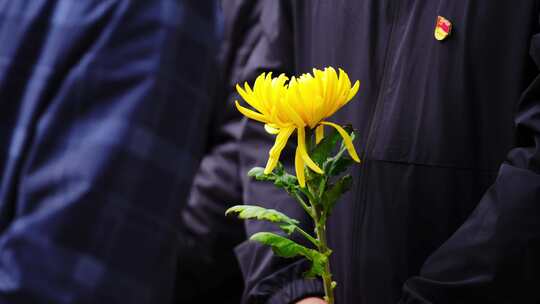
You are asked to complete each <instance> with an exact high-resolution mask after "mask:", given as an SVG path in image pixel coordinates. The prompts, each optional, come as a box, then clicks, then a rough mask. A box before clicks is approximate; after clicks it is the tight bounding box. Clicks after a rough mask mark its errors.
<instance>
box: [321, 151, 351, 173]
mask: <svg viewBox="0 0 540 304" xmlns="http://www.w3.org/2000/svg"><path fill="white" fill-rule="evenodd" d="M352 164H354V160H353V159H352V158H350V157H349V156H346V155H341V157H339V158H337V159H336V158H332V160H331V161H330V164H329V167H330V168H328V169H327V172H328V175H330V176H338V175H340V174H341V173H343V172H345V171H346V170H347V168H349V166H351V165H352Z"/></svg>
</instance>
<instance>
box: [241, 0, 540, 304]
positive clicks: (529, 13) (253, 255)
mask: <svg viewBox="0 0 540 304" xmlns="http://www.w3.org/2000/svg"><path fill="white" fill-rule="evenodd" d="M261 2H262V3H263V10H262V13H261V14H260V18H259V21H258V22H259V24H260V26H261V27H262V29H263V35H262V37H261V38H260V40H259V41H258V46H257V47H255V48H254V50H253V52H252V53H251V55H250V58H251V63H253V62H256V63H257V64H255V65H251V66H246V67H245V68H246V69H253V70H257V69H258V70H261V69H262V70H273V71H275V72H286V73H289V74H299V73H302V72H306V71H309V70H310V69H311V68H312V67H318V68H323V67H325V66H334V67H342V68H344V69H345V70H346V71H347V72H348V73H349V75H350V76H351V79H353V80H356V79H359V80H361V82H362V85H361V89H360V92H359V94H358V97H356V98H355V100H353V101H352V102H351V103H350V104H349V105H348V106H347V107H346V108H345V109H342V110H341V111H340V112H338V114H337V116H336V117H335V119H334V120H335V121H337V122H340V123H352V124H353V125H354V127H355V128H356V129H357V130H358V133H359V136H358V138H357V140H356V145H357V149H358V150H359V151H361V158H362V159H363V160H364V161H363V163H362V164H361V165H360V166H357V168H356V169H355V170H354V171H353V175H354V181H355V185H354V189H353V191H351V192H350V193H349V194H348V195H347V196H346V197H345V199H343V200H342V202H341V203H340V204H339V205H338V207H337V210H336V211H335V212H334V214H333V216H332V218H331V219H330V223H329V230H330V237H329V240H330V246H331V247H332V248H333V249H334V254H333V255H332V259H331V261H332V267H333V272H334V274H335V279H336V281H338V287H337V303H340V304H356V303H370V304H372V303H375V304H386V303H397V302H400V301H401V303H540V292H539V291H538V288H537V287H538V286H539V283H540V279H539V278H540V275H538V274H539V273H540V79H537V76H538V63H540V62H538V61H540V36H538V34H537V33H538V31H539V7H538V1H533V0H520V1H502V0H501V1H493V0H477V1H464V0H454V1H449V0H438V1H436V0H399V1H396V0H355V1H352V0H350V1H345V0H332V1H330V0H310V1H290V0H283V1H275V0H268V1H264V0H263V1H261ZM439 15H440V16H443V17H445V18H447V19H448V20H450V21H451V22H452V24H453V30H452V33H451V35H450V36H449V37H448V39H446V40H444V41H437V40H436V39H435V38H434V29H435V21H436V19H437V16H439ZM247 74H249V73H247ZM246 80H252V79H246ZM272 142H273V138H272V137H271V136H269V135H267V134H265V133H264V131H263V130H262V126H261V125H260V124H258V123H252V122H244V126H243V130H242V133H241V138H240V150H239V151H240V153H239V159H238V161H239V166H240V172H241V174H240V176H241V177H242V184H241V187H242V191H243V198H244V201H245V202H246V203H249V204H252V203H257V204H263V205H264V206H267V207H273V208H276V209H279V210H281V211H283V212H285V213H288V214H291V215H293V216H295V217H297V218H302V210H300V208H298V207H297V206H296V204H295V203H294V202H292V201H291V200H290V199H288V198H287V197H286V196H285V195H284V194H283V193H281V192H280V191H277V190H275V189H273V186H272V185H270V184H264V183H259V182H255V181H251V180H249V179H248V178H247V177H245V175H246V173H247V171H248V170H249V169H250V168H252V167H253V166H263V165H264V163H265V161H266V157H267V151H268V149H269V148H270V146H271V144H272ZM283 155H284V156H289V157H290V156H291V155H292V152H291V151H290V150H289V151H288V152H287V151H285V152H284V153H283ZM304 218H305V217H304ZM246 227H247V233H248V235H249V234H252V233H254V232H257V231H260V230H271V229H276V228H275V227H273V226H272V225H267V224H264V223H259V222H249V223H247V225H246ZM237 255H238V257H239V261H240V263H241V267H242V271H243V274H244V277H245V283H246V290H245V293H244V302H243V303H271V304H274V303H276V304H277V303H283V304H285V303H290V302H291V301H294V300H296V299H300V298H302V297H304V296H306V295H309V294H315V295H316V294H320V293H321V286H320V283H319V282H318V281H309V280H304V279H302V276H301V274H302V272H303V271H304V270H305V262H304V261H302V260H299V261H290V260H285V259H280V258H276V257H274V256H273V255H272V253H271V251H270V250H268V249H267V248H266V247H262V246H259V245H257V244H254V243H250V242H246V243H244V244H242V245H241V246H239V247H238V248H237Z"/></svg>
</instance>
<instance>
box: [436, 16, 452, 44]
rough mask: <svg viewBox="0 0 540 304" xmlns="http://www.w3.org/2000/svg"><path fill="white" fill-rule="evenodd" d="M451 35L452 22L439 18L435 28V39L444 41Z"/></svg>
mask: <svg viewBox="0 0 540 304" xmlns="http://www.w3.org/2000/svg"><path fill="white" fill-rule="evenodd" d="M450 33H452V22H450V20H448V19H446V18H444V17H442V16H438V17H437V24H436V26H435V39H437V40H439V41H442V40H444V39H446V38H448V36H449V35H450Z"/></svg>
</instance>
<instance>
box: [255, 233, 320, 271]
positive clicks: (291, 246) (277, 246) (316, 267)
mask: <svg viewBox="0 0 540 304" xmlns="http://www.w3.org/2000/svg"><path fill="white" fill-rule="evenodd" d="M250 240H253V241H256V242H259V243H261V244H263V245H267V246H271V247H272V251H273V252H274V253H275V254H276V255H278V256H280V257H283V258H294V257H297V256H303V257H305V258H307V259H308V260H309V261H311V263H312V265H311V268H310V269H309V271H308V272H307V273H306V275H307V276H309V277H315V276H320V275H322V274H323V272H324V267H325V265H326V263H327V262H328V257H326V256H325V255H324V254H322V253H320V252H318V251H316V250H313V249H310V248H307V247H305V246H302V245H300V244H298V243H296V242H294V241H292V240H289V239H288V238H285V237H283V236H281V235H277V234H275V233H271V232H259V233H256V234H254V235H252V236H251V238H250Z"/></svg>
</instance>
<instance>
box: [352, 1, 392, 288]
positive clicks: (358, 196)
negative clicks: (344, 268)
mask: <svg viewBox="0 0 540 304" xmlns="http://www.w3.org/2000/svg"><path fill="white" fill-rule="evenodd" d="M401 1H403V0H389V1H388V3H389V4H388V5H389V7H388V10H390V11H391V13H390V32H389V34H388V42H387V46H386V51H385V54H384V59H383V71H382V76H381V82H380V85H379V89H378V92H377V95H376V96H377V97H376V101H375V104H374V105H373V106H372V110H371V113H370V115H369V123H368V136H367V141H366V146H365V148H364V151H362V153H361V159H365V160H367V156H368V155H369V154H370V150H371V146H372V145H373V144H374V142H375V133H376V131H377V129H378V123H377V119H376V118H377V117H378V116H379V115H380V114H379V112H380V111H381V108H382V105H381V104H382V103H383V101H384V91H385V89H386V84H387V82H388V78H389V76H388V70H389V69H390V68H389V66H390V64H391V62H392V58H393V56H394V52H393V47H392V45H393V44H394V36H395V28H396V23H397V22H398V20H399V8H400V2H401ZM367 163H368V161H364V162H362V164H361V166H360V168H359V170H358V175H357V176H358V185H359V186H358V187H357V190H356V192H355V194H354V201H355V203H354V204H353V212H354V213H353V214H354V215H357V217H356V216H355V218H356V220H354V224H353V225H354V226H353V229H354V230H353V233H354V234H357V233H359V232H360V228H361V226H362V223H363V222H364V213H365V209H366V204H367V190H368V189H367V178H366V176H367V175H368V171H369V166H368V165H367ZM359 243H360V242H359V241H353V248H352V250H353V254H352V256H351V262H352V263H351V264H350V265H356V264H357V263H355V262H354V260H355V257H358V253H359V251H360V249H361V248H359ZM356 260H357V259H356ZM356 266H358V265H356ZM353 280H354V279H353ZM356 283H357V282H354V283H353V284H356Z"/></svg>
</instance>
